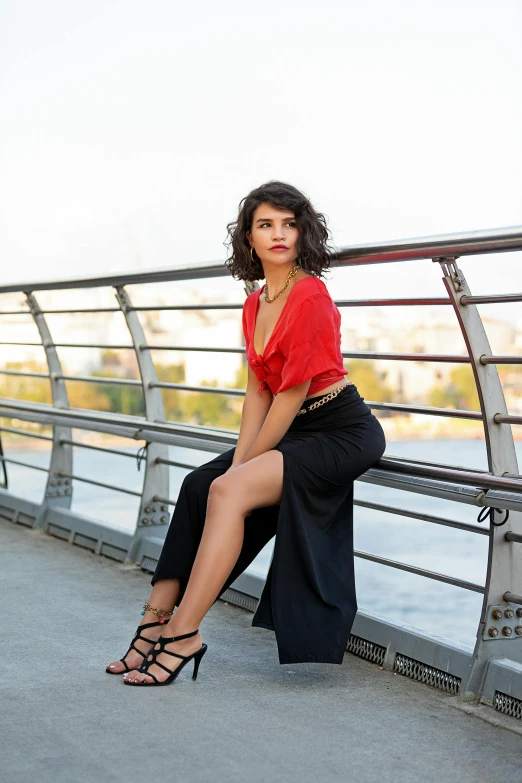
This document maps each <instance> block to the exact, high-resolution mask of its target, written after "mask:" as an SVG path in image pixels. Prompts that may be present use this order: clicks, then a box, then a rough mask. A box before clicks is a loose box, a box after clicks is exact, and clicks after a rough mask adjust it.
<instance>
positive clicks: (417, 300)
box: [334, 296, 451, 307]
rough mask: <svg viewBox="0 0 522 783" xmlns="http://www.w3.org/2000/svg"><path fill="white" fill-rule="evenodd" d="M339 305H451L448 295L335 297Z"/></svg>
mask: <svg viewBox="0 0 522 783" xmlns="http://www.w3.org/2000/svg"><path fill="white" fill-rule="evenodd" d="M334 302H335V304H336V305H337V307H397V306H399V307H404V306H414V305H450V304H451V299H448V297H447V296H437V297H424V298H422V297H408V298H400V299H334Z"/></svg>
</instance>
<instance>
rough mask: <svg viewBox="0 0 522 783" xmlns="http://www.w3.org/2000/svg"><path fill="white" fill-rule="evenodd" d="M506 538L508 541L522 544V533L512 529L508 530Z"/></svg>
mask: <svg viewBox="0 0 522 783" xmlns="http://www.w3.org/2000/svg"><path fill="white" fill-rule="evenodd" d="M504 538H505V539H506V541H514V542H515V543H517V544H522V534H520V533H513V531H512V530H508V532H507V533H506V535H505V536H504Z"/></svg>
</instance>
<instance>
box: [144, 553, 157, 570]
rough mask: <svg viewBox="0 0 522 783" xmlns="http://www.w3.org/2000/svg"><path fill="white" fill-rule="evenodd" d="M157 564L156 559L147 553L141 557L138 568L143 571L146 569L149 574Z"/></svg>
mask: <svg viewBox="0 0 522 783" xmlns="http://www.w3.org/2000/svg"><path fill="white" fill-rule="evenodd" d="M157 565H158V561H157V560H156V559H155V558H154V557H148V555H144V556H143V557H142V558H141V563H140V568H143V570H144V571H148V572H149V573H150V574H153V573H154V571H155V570H156V566H157Z"/></svg>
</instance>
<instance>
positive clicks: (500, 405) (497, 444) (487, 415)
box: [433, 256, 522, 699]
mask: <svg viewBox="0 0 522 783" xmlns="http://www.w3.org/2000/svg"><path fill="white" fill-rule="evenodd" d="M433 260H434V261H437V262H438V263H439V264H440V265H441V269H442V272H443V275H444V277H443V280H444V285H445V287H446V290H447V292H448V294H449V297H450V299H451V301H452V303H453V307H454V310H455V313H456V316H457V319H458V321H459V325H460V328H461V330H462V335H463V337H464V340H465V342H466V346H467V350H468V354H469V359H470V363H471V368H472V370H473V374H474V376H475V383H476V387H477V392H478V397H479V401H480V408H481V411H482V416H483V423H484V435H485V440H486V450H487V458H488V465H489V470H490V471H491V473H492V474H493V475H495V476H502V475H503V474H504V473H515V474H516V473H518V465H517V456H516V452H515V444H514V441H513V433H512V431H511V426H510V425H509V423H497V421H496V420H495V414H501V415H506V414H507V408H506V402H505V399H504V393H503V390H502V384H501V382H500V378H499V374H498V371H497V367H496V365H495V364H483V363H482V361H481V358H482V357H484V356H491V355H492V354H491V347H490V345H489V340H488V337H487V334H486V331H485V329H484V324H483V323H482V320H481V318H480V314H479V312H478V309H477V306H476V305H475V304H463V303H461V298H462V297H463V296H471V292H470V290H469V287H468V284H467V282H466V280H465V278H464V275H463V273H462V270H461V269H459V268H458V267H457V264H456V260H455V257H454V256H446V257H440V258H434V259H433ZM486 503H487V501H486ZM493 513H494V512H493ZM500 519H501V518H500V515H499V517H498V520H499V521H500ZM508 530H510V531H513V532H514V533H518V534H522V514H521V513H520V512H515V511H511V512H510V514H509V519H508V521H507V522H506V523H505V524H504V525H502V526H501V527H497V526H495V525H491V531H490V537H489V553H488V567H487V574H486V585H485V587H486V589H485V593H484V601H483V604H482V611H481V615H480V621H479V626H478V630H477V638H476V643H475V649H474V652H473V657H472V662H471V664H470V667H469V671H468V673H467V676H466V678H463V682H462V689H461V693H462V696H463V697H464V698H465V699H466V698H467V699H473V698H480V695H481V691H482V686H483V677H484V673H485V669H486V666H487V663H488V661H489V660H490V659H491V658H497V657H504V656H505V657H507V658H511V659H512V660H518V661H519V662H520V663H522V643H521V641H520V639H517V638H509V637H508V638H506V637H505V636H503V635H502V633H498V630H497V634H498V635H496V636H494V635H491V633H490V629H491V627H492V626H491V617H492V616H494V615H492V613H493V611H494V610H495V609H497V610H498V609H500V612H501V613H503V611H504V610H505V609H507V608H508V605H507V604H506V602H505V601H504V598H503V595H504V593H505V592H506V591H509V592H512V593H515V594H518V595H520V594H522V562H521V557H520V544H518V543H515V542H510V541H508V540H506V538H505V534H506V532H508ZM517 547H518V549H517ZM515 608H516V607H515Z"/></svg>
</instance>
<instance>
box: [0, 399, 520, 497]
mask: <svg viewBox="0 0 522 783" xmlns="http://www.w3.org/2000/svg"><path fill="white" fill-rule="evenodd" d="M1 407H4V408H7V409H12V410H14V411H30V412H33V413H37V412H40V411H42V412H45V413H47V414H48V415H52V416H53V417H56V418H57V419H60V420H67V419H69V420H75V421H78V420H83V421H84V422H85V423H88V422H100V423H107V424H113V425H114V424H116V425H119V426H122V427H127V428H134V429H135V431H136V433H137V434H139V433H143V432H146V433H147V434H154V433H158V434H168V435H173V436H175V435H184V436H189V437H190V438H192V439H193V440H194V441H195V443H196V442H197V441H198V440H208V439H209V438H212V440H213V441H214V442H215V443H217V444H222V445H226V446H228V447H232V446H234V445H235V442H236V439H237V432H236V431H234V430H224V429H218V428H213V427H194V426H190V425H186V424H181V423H178V422H176V423H174V422H150V421H147V420H146V419H144V418H143V417H138V416H123V415H122V414H114V413H111V414H102V413H100V412H96V411H94V412H93V411H88V410H85V409H81V408H70V409H68V410H60V409H59V408H53V406H52V405H47V404H45V403H20V402H18V401H16V400H5V399H2V398H0V415H2V416H4V413H3V412H2V410H1ZM75 426H77V425H75ZM375 468H380V469H381V470H387V471H389V472H395V471H400V472H401V473H404V474H408V475H411V476H418V475H422V476H426V477H429V478H441V479H444V480H446V481H449V482H453V483H456V484H464V483H465V481H466V480H467V481H468V482H469V486H472V487H473V488H482V487H483V488H486V487H489V488H497V489H515V490H516V491H521V490H522V481H518V480H517V479H508V478H502V477H500V476H492V475H490V474H487V473H486V474H485V473H481V472H475V471H470V470H462V471H461V470H451V469H444V468H436V467H429V466H427V467H425V468H421V467H420V466H418V467H412V465H411V464H408V462H407V461H401V460H400V459H395V460H392V459H390V458H389V457H383V458H382V459H381V460H379V462H378V463H377V465H376V466H375Z"/></svg>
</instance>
